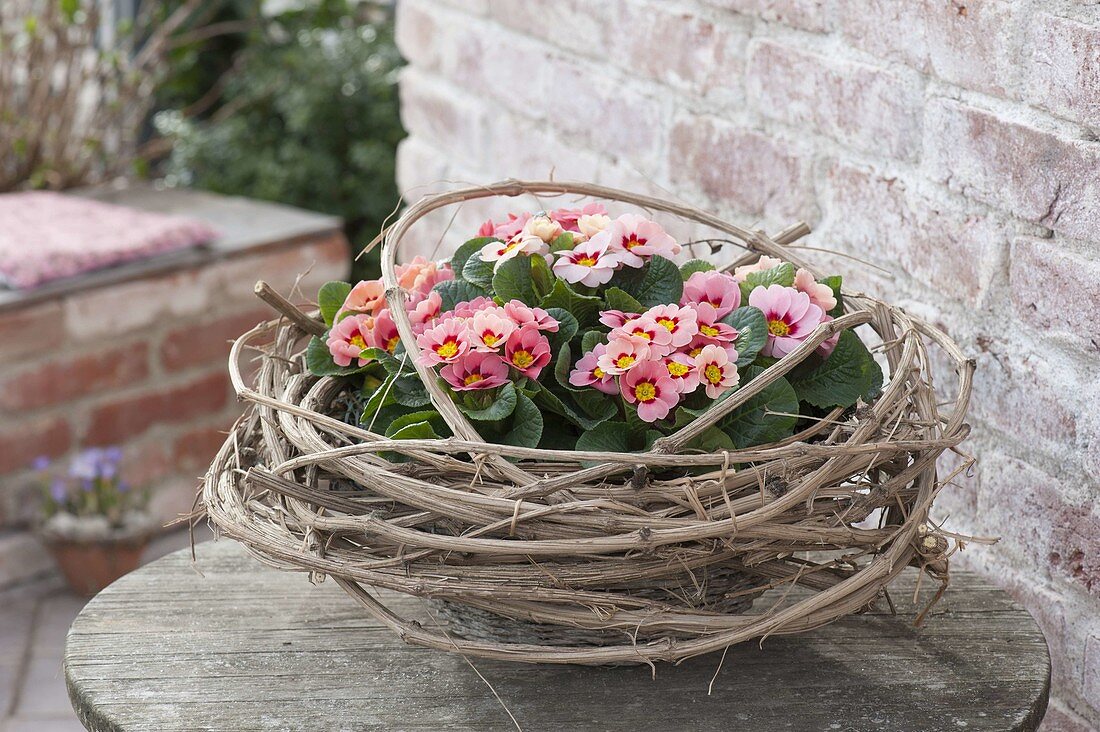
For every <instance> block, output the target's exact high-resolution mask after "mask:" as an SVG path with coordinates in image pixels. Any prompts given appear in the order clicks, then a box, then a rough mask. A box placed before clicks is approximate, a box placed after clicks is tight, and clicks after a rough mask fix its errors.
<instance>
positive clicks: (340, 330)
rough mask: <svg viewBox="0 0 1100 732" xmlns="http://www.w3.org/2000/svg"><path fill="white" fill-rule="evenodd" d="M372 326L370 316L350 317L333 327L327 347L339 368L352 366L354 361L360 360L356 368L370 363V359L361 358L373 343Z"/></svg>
mask: <svg viewBox="0 0 1100 732" xmlns="http://www.w3.org/2000/svg"><path fill="white" fill-rule="evenodd" d="M370 324H371V318H370V316H368V315H350V316H348V317H346V318H344V319H343V320H341V321H340V322H338V323H336V325H334V326H332V330H330V331H329V333H328V340H327V342H326V345H328V352H329V353H330V354H332V360H333V361H335V362H336V365H337V366H351V362H352V360H354V359H359V363H357V364H356V366H366V365H367V364H368V363H370V359H369V358H361V357H360V356H361V354H362V353H363V349H365V348H368V347H369V345H368V344H369V343H370V342H371V331H370Z"/></svg>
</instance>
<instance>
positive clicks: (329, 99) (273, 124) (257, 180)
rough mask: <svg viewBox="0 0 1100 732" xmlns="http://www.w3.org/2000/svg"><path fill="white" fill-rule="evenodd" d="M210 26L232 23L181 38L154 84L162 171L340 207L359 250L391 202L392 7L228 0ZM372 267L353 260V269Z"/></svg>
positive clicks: (394, 134) (319, 206)
mask: <svg viewBox="0 0 1100 732" xmlns="http://www.w3.org/2000/svg"><path fill="white" fill-rule="evenodd" d="M277 5H278V7H277ZM219 25H220V27H222V28H229V29H237V28H238V27H239V28H240V29H241V30H242V31H243V32H241V33H237V34H232V35H228V36H225V35H222V36H219V37H217V38H209V39H202V40H197V41H196V42H195V43H193V44H190V45H185V46H182V47H181V48H179V49H178V50H177V51H176V56H175V58H174V59H173V63H172V65H171V67H172V73H171V75H170V76H169V78H168V79H167V80H166V81H165V83H164V84H163V85H162V86H161V91H160V100H161V101H160V104H161V108H162V110H163V111H161V112H159V113H158V114H157V115H156V117H155V124H156V129H157V131H158V132H159V133H160V134H161V135H164V136H165V137H166V139H167V140H169V141H170V142H171V143H172V150H171V153H170V155H169V157H168V158H167V160H166V161H165V162H164V164H163V173H164V175H165V177H166V180H167V181H168V182H169V183H170V184H175V185H191V186H195V187H198V188H204V189H207V190H211V191H215V192H218V193H225V194H233V195H244V196H250V197H253V198H260V199H265V200H271V201H279V202H283V203H288V204H291V205H296V206H302V207H304V208H309V209H312V210H316V211H321V212H324V213H329V214H335V215H338V216H342V217H344V219H345V221H346V222H347V233H348V237H349V239H350V240H351V242H352V246H353V250H354V251H358V250H359V249H360V248H362V246H363V245H365V244H366V243H367V242H369V241H370V239H371V238H372V237H373V236H374V235H375V234H376V233H377V232H378V230H379V229H380V227H381V225H382V223H383V221H384V219H385V217H386V216H387V215H388V214H389V213H390V211H391V210H392V209H393V207H394V206H395V205H396V203H397V200H398V193H397V188H396V183H395V181H394V153H395V149H396V146H397V143H398V141H400V139H401V138H402V137H404V130H403V129H402V127H401V122H400V119H399V116H398V99H397V89H396V75H397V71H398V69H399V67H400V65H401V63H402V62H401V58H400V56H399V54H398V53H397V50H396V48H395V46H394V43H393V19H392V12H391V10H390V9H389V8H387V7H385V6H379V5H374V4H367V3H354V2H349V0H314V1H313V2H295V3H289V2H282V3H278V4H276V3H273V2H270V1H269V2H266V3H264V4H263V5H262V6H259V7H257V4H256V3H254V2H248V1H247V0H238V1H237V2H228V3H226V4H225V5H224V6H223V7H222V9H221V12H220V15H219V16H218V17H217V18H216V19H215V20H214V21H213V23H212V27H218V26H219ZM376 267H377V263H376V261H374V260H372V261H365V260H360V261H359V262H358V263H357V264H356V271H355V273H354V277H355V278H357V279H358V278H364V277H368V276H372V275H373V273H374V272H375V270H376Z"/></svg>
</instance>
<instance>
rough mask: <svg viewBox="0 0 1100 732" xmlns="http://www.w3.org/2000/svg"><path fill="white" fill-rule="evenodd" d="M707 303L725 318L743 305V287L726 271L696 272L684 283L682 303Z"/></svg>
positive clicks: (720, 316)
mask: <svg viewBox="0 0 1100 732" xmlns="http://www.w3.org/2000/svg"><path fill="white" fill-rule="evenodd" d="M698 303H707V304H708V305H711V306H712V307H714V309H715V310H716V311H717V313H718V317H719V318H724V317H726V316H727V315H729V314H730V313H732V312H733V311H734V310H736V309H737V308H738V307H740V306H741V288H740V287H739V286H738V284H737V280H735V279H733V277H731V276H730V275H728V274H726V273H725V272H716V271H714V270H711V271H709V272H694V273H692V275H691V276H690V277H688V278H687V282H685V283H684V294H683V296H681V297H680V304H681V305H695V304H698Z"/></svg>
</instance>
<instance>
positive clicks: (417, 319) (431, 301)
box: [409, 290, 443, 335]
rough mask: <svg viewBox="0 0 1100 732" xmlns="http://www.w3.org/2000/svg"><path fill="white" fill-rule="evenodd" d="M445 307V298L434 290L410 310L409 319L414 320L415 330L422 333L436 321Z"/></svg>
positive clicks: (418, 333)
mask: <svg viewBox="0 0 1100 732" xmlns="http://www.w3.org/2000/svg"><path fill="white" fill-rule="evenodd" d="M442 308H443V298H442V297H441V296H440V295H439V293H438V292H436V291H434V290H432V291H431V292H429V293H428V294H427V296H426V297H425V298H424V299H423V300H421V301H420V302H418V303H416V305H414V306H413V307H412V308H411V309H410V310H409V320H411V321H412V326H413V332H414V333H416V334H417V335H420V334H421V333H423V332H424V329H425V328H428V327H429V326H431V325H432V324H434V323H435V321H436V319H437V318H439V311H440V310H441V309H442Z"/></svg>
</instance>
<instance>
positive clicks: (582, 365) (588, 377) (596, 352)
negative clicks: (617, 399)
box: [569, 343, 619, 394]
mask: <svg viewBox="0 0 1100 732" xmlns="http://www.w3.org/2000/svg"><path fill="white" fill-rule="evenodd" d="M606 351H607V344H606V343H598V344H596V347H595V348H593V349H592V350H591V351H589V352H588V353H586V354H584V355H583V356H582V357H581V359H580V360H579V361H577V365H576V367H574V369H573V370H572V371H571V372H570V373H569V383H570V384H572V385H573V386H592V387H595V388H596V389H599V390H600V391H602V392H603V393H604V394H615V393H616V392H618V391H619V387H618V386H617V385H616V384H615V377H614V376H612V375H611V374H609V373H607V372H606V371H604V370H603V369H601V368H600V366H599V359H600V356H602V355H603V354H604V353H605V352H606Z"/></svg>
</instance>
